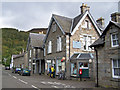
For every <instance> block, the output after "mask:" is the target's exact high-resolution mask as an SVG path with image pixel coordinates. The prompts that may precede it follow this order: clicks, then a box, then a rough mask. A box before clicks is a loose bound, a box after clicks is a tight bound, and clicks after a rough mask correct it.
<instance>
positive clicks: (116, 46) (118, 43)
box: [111, 33, 119, 47]
mask: <svg viewBox="0 0 120 90" xmlns="http://www.w3.org/2000/svg"><path fill="white" fill-rule="evenodd" d="M113 35H115V39H113ZM116 35H117V36H118V34H117V33H113V34H111V47H118V46H119V41H118V45H113V40H115V41H117V40H118V37H117V38H116Z"/></svg>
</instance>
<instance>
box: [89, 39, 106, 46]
mask: <svg viewBox="0 0 120 90" xmlns="http://www.w3.org/2000/svg"><path fill="white" fill-rule="evenodd" d="M103 44H104V41H103V40H102V39H101V38H98V39H97V40H96V41H95V42H94V43H93V44H92V45H90V47H95V46H98V45H103Z"/></svg>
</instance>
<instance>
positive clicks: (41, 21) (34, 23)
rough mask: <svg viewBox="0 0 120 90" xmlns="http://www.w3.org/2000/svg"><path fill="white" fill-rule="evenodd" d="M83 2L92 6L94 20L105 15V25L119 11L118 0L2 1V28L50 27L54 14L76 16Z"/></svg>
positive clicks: (25, 29) (0, 16)
mask: <svg viewBox="0 0 120 90" xmlns="http://www.w3.org/2000/svg"><path fill="white" fill-rule="evenodd" d="M82 3H85V4H87V5H88V6H90V13H91V15H92V16H93V18H94V20H96V19H98V18H100V17H103V18H104V19H105V25H107V24H108V22H109V21H110V20H111V18H110V15H111V14H112V13H114V12H117V11H118V2H2V14H1V15H0V19H1V20H0V28H4V27H7V28H16V29H19V30H22V31H28V30H30V29H32V28H48V25H49V22H50V19H51V17H52V14H57V15H61V16H65V17H69V18H74V17H76V16H77V15H79V14H80V6H81V5H82Z"/></svg>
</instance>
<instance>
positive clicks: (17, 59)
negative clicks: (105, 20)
mask: <svg viewBox="0 0 120 90" xmlns="http://www.w3.org/2000/svg"><path fill="white" fill-rule="evenodd" d="M11 65H12V66H11V68H12V67H21V68H24V67H25V66H24V53H22V54H19V55H12V59H11Z"/></svg>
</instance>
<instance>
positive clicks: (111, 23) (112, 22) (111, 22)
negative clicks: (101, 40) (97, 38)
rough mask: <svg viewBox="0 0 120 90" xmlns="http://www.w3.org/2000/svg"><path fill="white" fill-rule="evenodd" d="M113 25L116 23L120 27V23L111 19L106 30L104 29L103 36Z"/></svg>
mask: <svg viewBox="0 0 120 90" xmlns="http://www.w3.org/2000/svg"><path fill="white" fill-rule="evenodd" d="M111 25H115V26H117V27H118V28H120V23H118V22H114V21H110V22H109V24H108V25H107V27H106V28H105V30H104V31H103V33H102V35H101V36H103V35H105V34H106V32H107V31H108V30H109V29H108V28H109V26H111Z"/></svg>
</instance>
